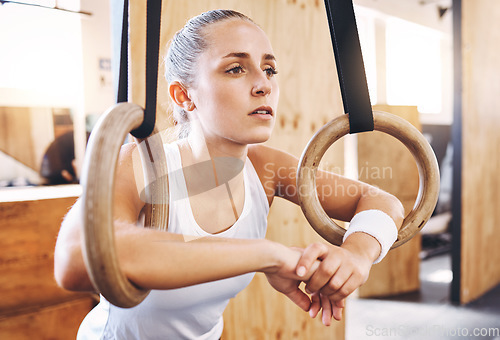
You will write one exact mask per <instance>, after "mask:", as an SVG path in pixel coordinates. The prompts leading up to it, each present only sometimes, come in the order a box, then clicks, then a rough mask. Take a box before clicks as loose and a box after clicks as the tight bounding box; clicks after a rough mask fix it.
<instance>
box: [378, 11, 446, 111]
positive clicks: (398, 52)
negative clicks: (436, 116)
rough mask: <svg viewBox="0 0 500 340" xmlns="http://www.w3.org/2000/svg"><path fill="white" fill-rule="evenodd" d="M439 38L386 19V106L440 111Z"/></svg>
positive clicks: (431, 33)
mask: <svg viewBox="0 0 500 340" xmlns="http://www.w3.org/2000/svg"><path fill="white" fill-rule="evenodd" d="M441 36H442V34H441V33H440V32H438V31H435V30H432V29H429V28H426V27H424V26H420V25H417V24H414V23H411V22H408V21H404V20H401V19H396V18H391V19H388V20H387V22H386V46H387V50H386V55H387V66H386V68H387V104H389V105H416V106H417V108H418V111H419V112H421V113H440V112H441V109H442V102H441V101H442V70H441V60H442V58H441Z"/></svg>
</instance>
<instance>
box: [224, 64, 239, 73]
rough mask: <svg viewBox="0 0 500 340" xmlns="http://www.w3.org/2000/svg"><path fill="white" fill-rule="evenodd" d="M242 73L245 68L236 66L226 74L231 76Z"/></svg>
mask: <svg viewBox="0 0 500 340" xmlns="http://www.w3.org/2000/svg"><path fill="white" fill-rule="evenodd" d="M242 72H243V67H241V66H235V67H233V68H231V69H229V70H227V71H226V73H229V74H239V73H242Z"/></svg>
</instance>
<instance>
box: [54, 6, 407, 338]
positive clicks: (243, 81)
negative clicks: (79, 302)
mask: <svg viewBox="0 0 500 340" xmlns="http://www.w3.org/2000/svg"><path fill="white" fill-rule="evenodd" d="M165 64H166V70H167V71H166V77H167V81H168V82H169V94H170V97H171V99H172V101H173V103H174V104H175V110H174V117H175V119H176V121H177V123H178V125H179V126H183V127H185V126H187V125H188V126H189V129H183V133H182V135H183V136H187V137H186V138H183V139H180V140H179V141H177V142H175V143H172V144H167V145H165V152H166V156H167V163H168V167H169V174H170V175H169V185H170V188H171V193H170V211H171V213H170V216H169V224H168V232H162V231H156V230H151V229H147V228H142V227H137V221H138V220H139V219H140V215H141V210H142V209H143V207H144V202H143V201H142V200H141V199H140V194H139V191H140V189H138V186H139V187H140V183H136V182H135V180H134V178H140V177H141V176H140V165H138V164H136V163H134V161H133V159H134V158H133V153H134V150H135V149H136V147H135V145H134V144H129V145H124V146H123V148H122V151H121V153H120V157H119V162H118V169H117V173H116V177H115V178H116V179H115V180H116V184H115V202H114V212H115V230H116V246H117V254H118V258H119V261H120V264H121V267H122V270H123V271H124V273H125V275H126V276H127V277H128V278H129V280H130V281H131V282H133V283H134V284H136V285H137V286H139V287H142V288H145V289H153V291H152V292H151V293H150V295H149V296H148V297H147V298H146V299H145V300H144V301H143V302H142V303H141V304H139V305H138V306H136V307H134V308H130V309H121V308H118V307H115V306H113V305H110V304H109V303H108V302H107V301H105V300H104V299H101V300H102V301H101V303H100V304H99V305H98V306H97V307H96V308H95V309H94V310H93V311H92V312H91V313H90V314H89V315H88V316H87V318H86V319H85V320H84V322H83V324H82V326H81V327H80V331H79V338H80V339H95V338H102V339H107V338H113V339H130V338H140V339H153V338H159V339H218V338H219V337H220V335H221V333H222V329H223V321H222V312H223V310H224V308H225V306H226V305H227V303H228V301H229V299H230V298H231V297H234V296H235V295H236V294H237V293H238V292H239V291H241V290H242V289H243V288H244V287H245V286H246V285H247V284H248V283H249V282H250V280H251V278H252V277H253V272H256V271H259V272H263V273H265V274H266V276H267V278H268V280H269V282H270V284H271V285H272V286H273V287H274V288H275V289H276V290H278V291H280V292H282V293H283V294H285V295H286V296H288V297H289V298H290V299H291V300H292V301H293V302H294V303H296V304H297V305H298V306H299V307H300V308H302V309H303V310H304V311H309V313H310V315H311V316H312V317H315V316H316V315H317V314H318V312H319V311H320V309H322V310H323V319H322V320H323V323H324V324H325V325H329V324H330V323H331V319H332V316H333V317H334V318H335V319H337V320H340V318H341V312H342V308H343V306H344V299H345V298H346V297H347V296H348V295H349V294H350V293H351V292H353V291H354V290H355V289H356V288H358V287H359V286H360V285H362V284H363V283H364V282H365V281H366V279H367V277H368V273H369V270H370V268H371V265H372V263H374V261H379V260H380V259H381V258H382V257H383V256H384V255H385V253H386V252H387V250H388V249H389V248H390V246H391V245H392V243H393V242H394V241H395V238H396V235H397V229H398V228H399V227H400V225H401V223H402V220H403V209H402V206H401V203H400V202H399V201H398V200H397V199H396V198H395V197H393V196H391V195H389V194H387V193H385V192H383V191H381V190H377V189H375V188H373V187H370V186H368V185H366V184H363V183H360V182H357V181H352V180H349V179H346V178H343V177H341V176H338V175H335V174H332V173H327V172H324V171H318V179H317V183H318V187H319V190H318V192H323V193H326V192H328V193H331V194H329V195H322V196H321V197H320V200H321V203H322V205H323V207H324V209H325V211H326V212H327V213H328V214H329V215H330V216H332V217H334V218H337V219H341V220H345V221H350V220H351V219H352V221H351V226H350V228H349V230H350V231H349V233H347V234H346V235H347V237H345V239H344V243H343V244H342V246H340V247H336V246H332V245H327V244H322V243H315V244H312V245H310V246H309V247H307V248H306V249H303V250H301V249H295V248H289V247H286V246H284V245H281V244H279V243H276V242H271V241H268V240H265V239H264V236H265V232H266V227H267V223H266V218H267V213H268V210H269V206H270V205H271V203H272V202H273V199H274V197H275V196H279V197H282V198H284V199H287V200H289V201H291V202H294V203H297V202H298V200H297V195H296V193H297V191H298V190H299V189H300V188H296V184H295V181H294V172H295V170H294V169H295V168H296V166H297V163H298V160H297V159H296V158H295V157H293V156H291V155H289V154H287V153H284V152H282V151H279V150H276V149H273V148H269V147H266V146H263V145H260V144H259V143H262V142H264V141H266V140H267V139H268V138H269V137H270V135H271V132H272V130H273V126H274V122H275V119H276V114H277V104H278V96H279V89H278V83H277V79H276V74H277V70H276V68H277V65H276V64H277V61H276V58H275V57H274V54H273V50H272V47H271V44H270V42H269V40H268V38H267V36H266V35H265V33H264V32H263V31H262V30H261V29H260V28H259V27H258V26H257V25H256V24H255V23H253V22H252V21H251V20H250V19H249V18H248V17H246V16H244V15H243V14H240V13H238V12H234V11H228V10H216V11H210V12H207V13H203V14H201V15H199V16H197V17H195V18H192V19H191V20H190V21H189V22H188V23H187V24H186V26H185V27H184V28H183V29H182V30H181V31H179V32H178V33H177V34H176V35H175V37H174V38H173V40H172V42H171V45H170V48H169V52H168V54H167V56H166V59H165ZM187 123H189V124H187ZM228 159H229V160H231V161H229V162H228V161H227V160H228ZM220 160H226V161H220ZM207 162H210V164H212V165H213V166H210V167H202V166H198V165H200V164H207ZM238 164H239V165H241V166H239V165H238ZM179 169H181V170H182V171H176V170H179ZM188 169H189V170H188ZM235 169H236V170H235ZM278 170H279V171H278ZM284 171H287V173H284ZM278 172H279V175H278ZM222 173H224V174H226V176H223V175H221V174H222ZM227 174H231V175H230V176H229V177H231V179H230V180H229V182H228V183H227V185H219V184H220V183H219V182H220V178H221V177H228V176H227ZM207 183H212V184H213V185H209V186H206V184H207ZM202 186H204V187H206V188H207V189H204V190H200V189H199V188H200V187H202ZM325 188H329V189H332V188H333V190H322V189H325ZM347 188H349V190H346V189H347ZM353 189H354V190H353ZM353 192H355V194H352V193H353ZM334 193H337V194H336V195H334ZM339 193H340V194H339ZM81 213H82V212H81V206H80V203H79V202H77V203H76V204H75V205H74V207H73V208H72V209H71V211H70V212H69V213H68V215H67V216H66V218H65V220H64V222H63V224H62V227H61V231H60V234H59V237H58V241H57V245H56V252H55V274H56V279H57V280H58V282H59V284H60V285H61V286H63V287H65V288H68V289H72V290H90V289H92V285H91V283H90V281H89V278H88V274H87V272H86V269H85V265H84V263H83V260H82V255H81V247H80V236H79V228H80V225H81V223H82V222H81V221H82V217H81ZM353 216H355V217H354V218H353ZM152 259H153V260H152ZM301 281H304V282H306V284H307V286H306V291H307V293H308V294H306V293H304V292H302V291H301V290H300V289H299V288H298V285H299V283H300V282H301Z"/></svg>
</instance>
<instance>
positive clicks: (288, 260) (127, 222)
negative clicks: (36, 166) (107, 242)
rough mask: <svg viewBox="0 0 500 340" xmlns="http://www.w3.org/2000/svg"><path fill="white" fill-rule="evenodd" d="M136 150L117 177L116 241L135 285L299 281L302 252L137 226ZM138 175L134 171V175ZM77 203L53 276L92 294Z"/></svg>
mask: <svg viewBox="0 0 500 340" xmlns="http://www.w3.org/2000/svg"><path fill="white" fill-rule="evenodd" d="M134 150H135V147H134V146H130V145H127V146H124V147H123V148H122V151H121V153H120V156H119V162H118V169H117V173H116V177H115V183H116V185H115V187H116V189H115V202H114V217H115V225H114V227H115V242H116V250H117V256H118V260H119V262H120V265H121V268H122V270H123V272H124V273H125V275H126V277H128V278H129V279H130V280H131V281H132V282H133V283H134V284H136V285H138V286H139V287H142V288H146V289H170V288H178V287H184V286H188V285H192V284H196V283H202V282H207V281H213V280H218V279H224V278H228V277H233V276H236V275H240V274H244V273H248V272H254V271H262V272H266V273H277V274H278V275H284V276H285V277H287V278H296V279H297V278H298V277H297V276H296V275H295V273H294V271H295V266H296V264H297V261H298V259H299V258H300V252H299V251H297V250H293V249H290V248H288V247H285V246H283V245H280V244H278V243H274V242H271V241H267V240H234V239H223V238H218V237H206V238H200V239H194V240H189V239H185V238H184V237H183V236H182V235H177V234H172V233H168V232H164V231H158V230H153V229H148V228H142V227H137V226H136V221H137V218H138V216H139V214H140V211H141V209H142V207H143V205H144V204H143V202H141V200H140V198H139V195H138V193H137V192H138V191H137V188H136V184H135V181H134V163H133V157H132V155H133V152H134ZM135 171H137V169H136V170H135ZM82 208H83V207H82V204H81V201H78V202H77V203H76V204H75V205H74V206H73V207H72V209H71V210H70V212H69V213H68V214H67V216H66V217H65V219H64V221H63V223H62V226H61V230H60V233H59V236H58V239H57V243H56V249H55V277H56V280H57V282H58V283H59V284H60V285H61V286H62V287H64V288H67V289H70V290H91V289H92V285H91V282H90V279H89V277H88V274H87V270H86V268H85V264H84V261H83V257H82V249H81V235H80V230H81V224H82V217H83V209H82Z"/></svg>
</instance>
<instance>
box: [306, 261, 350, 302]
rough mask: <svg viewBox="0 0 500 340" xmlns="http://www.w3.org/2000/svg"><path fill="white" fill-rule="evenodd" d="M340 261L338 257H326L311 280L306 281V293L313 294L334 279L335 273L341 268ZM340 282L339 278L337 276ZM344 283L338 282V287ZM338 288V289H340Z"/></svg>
mask: <svg viewBox="0 0 500 340" xmlns="http://www.w3.org/2000/svg"><path fill="white" fill-rule="evenodd" d="M341 264H342V261H341V259H340V258H339V257H338V256H333V255H332V256H328V257H327V258H326V259H324V260H323V261H322V262H321V264H320V265H319V267H318V269H317V270H316V271H315V272H314V273H313V274H312V276H311V278H310V279H309V280H308V281H307V285H306V291H307V292H308V293H314V292H317V291H319V290H320V289H322V288H323V287H325V286H326V285H328V284H329V283H330V282H331V281H332V279H335V280H337V279H336V277H337V272H338V271H339V270H340V269H341V268H342V267H341ZM339 280H341V276H339ZM343 283H344V282H340V283H339V284H340V286H342V285H343ZM340 286H339V287H340Z"/></svg>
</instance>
